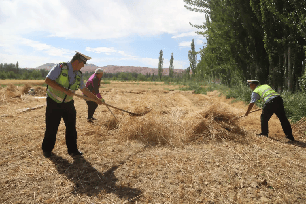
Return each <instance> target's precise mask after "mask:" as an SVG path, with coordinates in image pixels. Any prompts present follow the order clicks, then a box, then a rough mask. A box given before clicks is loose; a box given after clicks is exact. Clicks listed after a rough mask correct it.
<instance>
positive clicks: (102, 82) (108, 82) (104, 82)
mask: <svg viewBox="0 0 306 204" xmlns="http://www.w3.org/2000/svg"><path fill="white" fill-rule="evenodd" d="M110 83H111V82H110V81H105V80H103V81H101V84H110Z"/></svg>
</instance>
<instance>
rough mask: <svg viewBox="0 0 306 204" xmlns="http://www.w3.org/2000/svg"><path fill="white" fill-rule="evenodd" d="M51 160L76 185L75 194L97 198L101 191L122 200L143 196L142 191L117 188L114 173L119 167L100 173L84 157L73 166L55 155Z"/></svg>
mask: <svg viewBox="0 0 306 204" xmlns="http://www.w3.org/2000/svg"><path fill="white" fill-rule="evenodd" d="M50 160H51V161H52V162H53V163H54V164H55V166H56V169H57V171H58V173H60V174H64V175H65V176H66V177H67V178H68V179H69V180H70V181H72V182H73V183H74V184H75V185H74V191H73V193H74V194H86V195H88V196H97V195H98V194H99V193H100V192H101V191H104V192H105V193H107V194H109V193H113V194H115V195H117V196H118V197H119V198H120V199H125V200H129V201H131V200H134V199H137V197H138V196H140V195H141V194H142V192H141V190H139V189H136V188H130V187H127V186H117V185H116V182H117V181H118V179H117V178H116V176H115V175H114V171H116V170H117V169H118V167H119V166H121V165H122V164H119V165H115V166H113V167H112V168H110V169H109V170H107V171H106V172H104V173H100V172H99V171H97V170H96V169H95V168H94V167H92V166H91V164H90V163H89V162H88V161H87V160H86V159H85V158H84V157H82V156H80V157H78V158H75V159H74V161H73V163H72V164H71V163H70V162H69V161H68V160H66V159H64V158H62V157H60V156H58V155H55V154H54V155H53V156H52V157H50Z"/></svg>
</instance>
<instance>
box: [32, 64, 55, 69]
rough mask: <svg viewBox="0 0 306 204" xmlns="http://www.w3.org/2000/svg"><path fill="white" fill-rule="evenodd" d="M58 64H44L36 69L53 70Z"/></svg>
mask: <svg viewBox="0 0 306 204" xmlns="http://www.w3.org/2000/svg"><path fill="white" fill-rule="evenodd" d="M55 65H56V64H54V63H46V64H43V65H40V66H39V67H36V68H35V69H47V70H50V69H52V68H53V67H54V66H55Z"/></svg>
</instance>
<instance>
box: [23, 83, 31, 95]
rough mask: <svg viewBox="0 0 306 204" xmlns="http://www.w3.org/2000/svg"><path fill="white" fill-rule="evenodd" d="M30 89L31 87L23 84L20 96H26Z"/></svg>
mask: <svg viewBox="0 0 306 204" xmlns="http://www.w3.org/2000/svg"><path fill="white" fill-rule="evenodd" d="M30 89H31V85H29V84H25V85H24V87H23V88H22V90H21V93H22V94H28V93H29V90H30Z"/></svg>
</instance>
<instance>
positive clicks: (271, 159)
mask: <svg viewBox="0 0 306 204" xmlns="http://www.w3.org/2000/svg"><path fill="white" fill-rule="evenodd" d="M1 83H2V84H4V82H1ZM24 89H25V88H24V87H14V86H8V87H6V88H2V89H0V116H1V117H0V136H1V144H0V155H1V160H0V172H1V173H0V203H305V202H306V187H305V186H306V185H305V184H306V171H305V170H306V168H305V166H306V149H305V147H306V145H305V143H306V138H305V137H304V135H303V134H304V129H303V128H304V127H305V123H303V122H302V123H299V125H298V127H299V130H301V129H302V130H303V131H299V132H298V131H297V129H296V128H295V135H294V136H295V138H296V140H297V142H294V143H289V142H288V141H287V140H286V139H285V137H284V134H283V131H282V129H281V126H280V123H279V121H278V119H277V117H276V116H273V117H272V119H271V120H270V122H269V127H270V138H259V137H256V136H255V133H259V132H260V120H259V117H260V111H259V112H255V113H252V114H250V115H249V117H246V118H242V119H239V120H238V121H237V120H233V119H234V117H235V116H239V115H243V114H244V112H245V111H246V106H245V105H244V104H243V103H231V100H228V99H225V98H224V97H218V95H219V94H218V93H217V92H210V93H208V95H196V94H193V93H192V92H188V91H186V92H183V91H179V90H178V86H169V85H163V84H161V83H122V82H112V83H111V84H103V85H102V86H101V88H100V92H101V93H102V95H103V97H104V98H105V100H106V102H107V103H109V104H112V105H114V106H118V107H120V108H123V109H127V110H129V111H133V112H137V113H140V112H142V111H144V110H146V108H147V107H148V108H151V109H152V111H151V112H150V113H148V114H146V115H145V116H142V117H131V116H129V115H128V114H126V113H123V112H120V111H116V110H114V109H112V111H113V113H114V114H115V115H116V117H117V119H118V120H119V122H117V121H116V120H115V119H114V117H113V116H112V114H111V113H110V112H109V111H108V109H107V108H106V107H105V106H100V107H98V109H97V111H96V113H95V117H96V118H97V119H98V120H97V122H95V123H94V124H90V123H87V121H86V118H87V105H86V103H85V101H84V100H82V99H78V98H75V106H76V109H77V131H78V146H79V149H80V150H81V151H82V152H84V156H83V157H80V158H77V159H73V158H71V157H70V156H69V155H68V154H67V149H66V145H65V138H64V134H65V126H64V123H63V122H62V123H61V124H60V127H59V131H58V134H57V143H56V145H55V148H54V150H53V152H54V154H55V156H53V157H51V158H50V159H46V158H44V157H43V155H42V151H41V143H42V140H43V136H44V130H45V124H44V120H45V116H44V114H45V107H43V108H37V109H35V110H30V111H27V112H22V111H23V110H25V108H30V107H39V106H40V105H44V104H45V99H41V98H34V96H29V95H23V94H21V93H22V92H26V90H24ZM38 91H39V94H38V96H42V95H43V93H42V89H40V90H38Z"/></svg>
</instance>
